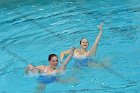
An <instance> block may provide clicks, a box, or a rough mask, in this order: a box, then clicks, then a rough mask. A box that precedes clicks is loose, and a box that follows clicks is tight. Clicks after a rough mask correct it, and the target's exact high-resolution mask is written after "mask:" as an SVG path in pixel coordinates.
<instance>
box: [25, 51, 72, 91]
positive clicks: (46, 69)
mask: <svg viewBox="0 0 140 93" xmlns="http://www.w3.org/2000/svg"><path fill="white" fill-rule="evenodd" d="M73 52H74V48H72V49H70V54H69V56H68V57H67V58H66V60H65V61H64V62H63V64H61V66H60V68H57V65H58V57H57V55H55V54H50V55H49V57H48V61H49V66H44V65H42V66H33V65H31V64H29V65H28V66H27V68H26V69H25V73H26V74H28V73H29V72H32V73H34V74H37V73H39V74H40V75H39V78H38V81H39V87H38V89H37V91H38V92H36V93H40V92H41V91H43V90H44V89H45V85H46V84H48V83H52V82H55V81H58V78H57V77H56V76H55V74H57V73H61V72H63V71H64V70H65V69H66V66H67V64H68V62H69V60H70V58H71V57H72V55H73ZM60 82H61V81H60Z"/></svg>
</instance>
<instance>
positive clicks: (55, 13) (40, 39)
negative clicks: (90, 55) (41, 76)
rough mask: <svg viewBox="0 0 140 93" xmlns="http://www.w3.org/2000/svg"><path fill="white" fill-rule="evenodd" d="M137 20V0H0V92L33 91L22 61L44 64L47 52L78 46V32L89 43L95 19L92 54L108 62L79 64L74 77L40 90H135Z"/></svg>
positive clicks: (139, 77)
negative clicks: (94, 65) (92, 65)
mask: <svg viewBox="0 0 140 93" xmlns="http://www.w3.org/2000/svg"><path fill="white" fill-rule="evenodd" d="M139 21H140V2H139V0H87V1H86V0H50V1H49V0H10V1H5V0H1V1H0V64H1V65H0V93H33V92H34V91H35V89H36V86H37V85H38V83H37V81H36V77H28V76H26V75H25V74H24V68H25V67H26V66H27V64H29V63H31V64H33V65H42V64H43V65H47V64H48V61H47V57H48V55H49V54H50V53H56V54H57V55H59V54H60V52H61V51H64V50H66V49H69V48H70V47H73V46H75V47H79V41H80V39H81V38H83V37H85V38H87V39H88V40H89V42H90V43H89V48H88V49H90V47H91V46H92V43H93V42H94V40H95V38H96V36H97V34H98V32H99V31H98V28H97V25H98V24H99V23H100V22H104V30H103V35H102V39H101V41H100V44H99V47H98V50H97V54H96V57H95V59H96V60H98V61H99V62H100V60H104V59H109V60H110V61H111V63H112V66H111V67H110V68H102V69H100V68H92V69H88V68H83V69H82V71H81V72H78V73H77V76H78V77H79V82H78V83H57V82H56V83H52V84H49V85H47V87H46V89H45V91H46V93H55V92H58V93H80V92H82V93H140V89H139V88H140V58H139V55H140V22H139ZM71 62H72V61H71ZM70 71H71V67H70V65H69V66H68V69H67V73H66V76H67V75H70V74H71V73H70Z"/></svg>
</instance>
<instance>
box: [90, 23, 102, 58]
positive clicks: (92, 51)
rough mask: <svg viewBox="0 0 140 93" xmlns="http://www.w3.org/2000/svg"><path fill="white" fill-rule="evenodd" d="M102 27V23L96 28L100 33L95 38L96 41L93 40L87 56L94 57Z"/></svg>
mask: <svg viewBox="0 0 140 93" xmlns="http://www.w3.org/2000/svg"><path fill="white" fill-rule="evenodd" d="M102 26H103V23H101V24H100V25H99V26H98V28H99V30H100V32H99V34H98V36H97V37H96V40H95V42H94V44H93V46H92V48H91V49H90V50H89V51H88V53H89V55H88V56H91V55H95V54H96V50H97V47H98V43H99V41H100V38H101V36H102V32H103V28H102Z"/></svg>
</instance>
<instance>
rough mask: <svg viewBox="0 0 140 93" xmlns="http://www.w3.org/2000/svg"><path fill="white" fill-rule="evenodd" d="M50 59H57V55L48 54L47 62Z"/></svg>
mask: <svg viewBox="0 0 140 93" xmlns="http://www.w3.org/2000/svg"><path fill="white" fill-rule="evenodd" d="M52 57H57V55H56V54H50V55H49V57H48V61H50V60H51V58H52Z"/></svg>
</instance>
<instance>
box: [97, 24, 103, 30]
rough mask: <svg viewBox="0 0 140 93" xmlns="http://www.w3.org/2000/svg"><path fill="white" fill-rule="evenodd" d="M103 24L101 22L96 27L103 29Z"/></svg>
mask: <svg viewBox="0 0 140 93" xmlns="http://www.w3.org/2000/svg"><path fill="white" fill-rule="evenodd" d="M103 24H104V23H101V24H100V25H99V26H98V28H99V30H100V31H103Z"/></svg>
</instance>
